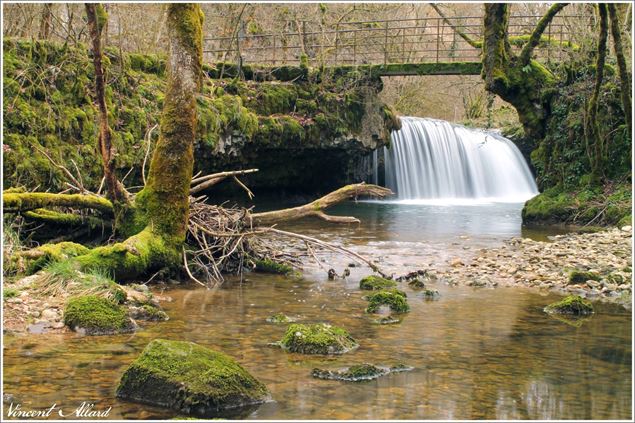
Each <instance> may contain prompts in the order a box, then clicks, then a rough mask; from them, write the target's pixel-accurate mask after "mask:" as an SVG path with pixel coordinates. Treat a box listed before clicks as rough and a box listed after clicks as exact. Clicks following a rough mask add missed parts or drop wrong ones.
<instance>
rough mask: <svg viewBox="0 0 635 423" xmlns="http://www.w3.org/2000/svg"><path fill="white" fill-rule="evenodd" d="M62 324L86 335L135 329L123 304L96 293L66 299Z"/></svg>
mask: <svg viewBox="0 0 635 423" xmlns="http://www.w3.org/2000/svg"><path fill="white" fill-rule="evenodd" d="M64 324H65V325H66V326H68V327H69V328H71V329H73V330H74V331H78V332H84V333H85V334H86V335H108V334H114V333H125V332H132V331H134V329H135V325H134V322H133V321H132V320H130V318H129V317H128V313H127V312H126V309H125V308H124V307H123V306H121V305H119V304H117V303H115V302H114V301H112V300H109V299H107V298H104V297H101V296H97V295H86V296H81V297H74V298H71V299H70V300H68V303H67V304H66V307H65V308H64Z"/></svg>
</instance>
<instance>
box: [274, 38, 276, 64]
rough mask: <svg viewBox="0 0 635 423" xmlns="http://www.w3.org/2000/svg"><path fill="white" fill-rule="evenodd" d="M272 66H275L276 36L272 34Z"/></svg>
mask: <svg viewBox="0 0 635 423" xmlns="http://www.w3.org/2000/svg"><path fill="white" fill-rule="evenodd" d="M273 65H274V66H275V65H276V34H273Z"/></svg>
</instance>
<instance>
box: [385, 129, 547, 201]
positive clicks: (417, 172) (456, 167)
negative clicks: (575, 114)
mask: <svg viewBox="0 0 635 423" xmlns="http://www.w3.org/2000/svg"><path fill="white" fill-rule="evenodd" d="M401 122H402V128H401V129H400V130H399V131H395V132H393V134H392V144H391V147H390V148H385V149H384V166H385V177H386V186H387V187H388V188H390V189H392V190H393V191H394V192H396V193H397V195H398V198H399V199H400V200H406V201H414V200H453V199H454V200H465V199H470V200H488V201H500V202H524V201H526V200H528V199H530V198H531V197H533V196H535V195H536V194H538V190H537V188H536V184H535V182H534V180H533V177H532V175H531V172H530V170H529V167H528V166H527V163H526V162H525V159H524V158H523V156H522V154H521V153H520V151H519V150H518V148H517V147H516V146H515V145H514V143H512V142H511V141H510V140H508V139H507V138H504V137H502V136H500V135H497V134H494V133H490V132H484V131H480V130H476V129H469V128H466V127H464V126H460V125H453V124H451V123H449V122H445V121H441V120H435V119H424V118H417V117H402V118H401ZM375 172H376V173H375V178H377V170H375Z"/></svg>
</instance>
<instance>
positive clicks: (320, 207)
mask: <svg viewBox="0 0 635 423" xmlns="http://www.w3.org/2000/svg"><path fill="white" fill-rule="evenodd" d="M389 195H392V191H391V190H389V189H388V188H384V187H380V186H377V185H371V184H365V183H363V182H362V183H359V184H352V185H346V186H345V187H342V188H340V189H338V190H336V191H333V192H331V193H329V194H327V195H325V196H324V197H322V198H319V199H317V200H315V201H313V202H311V203H308V204H305V205H303V206H298V207H291V208H288V209H283V210H274V211H269V212H263V213H254V214H252V215H251V223H252V225H254V226H265V225H273V224H275V223H279V222H288V221H290V220H295V219H299V218H301V217H307V216H315V217H318V218H320V219H323V220H325V221H327V222H332V223H359V219H357V218H355V217H351V216H330V215H327V214H326V213H324V209H327V208H329V207H331V206H333V205H335V204H338V203H341V202H343V201H346V200H350V199H356V198H357V197H361V196H368V197H375V198H384V197H387V196H389Z"/></svg>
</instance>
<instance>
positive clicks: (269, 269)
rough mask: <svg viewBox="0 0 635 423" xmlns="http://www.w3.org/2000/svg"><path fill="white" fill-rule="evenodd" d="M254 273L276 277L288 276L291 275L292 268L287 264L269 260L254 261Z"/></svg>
mask: <svg viewBox="0 0 635 423" xmlns="http://www.w3.org/2000/svg"><path fill="white" fill-rule="evenodd" d="M254 263H255V265H256V267H255V269H254V270H255V271H256V272H261V273H275V274H278V275H288V274H291V273H293V268H292V267H291V266H289V265H288V264H283V263H278V262H275V261H273V260H270V259H264V260H256V261H255V262H254Z"/></svg>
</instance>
